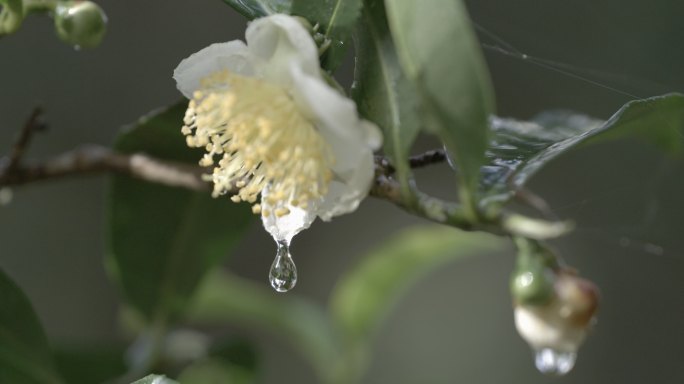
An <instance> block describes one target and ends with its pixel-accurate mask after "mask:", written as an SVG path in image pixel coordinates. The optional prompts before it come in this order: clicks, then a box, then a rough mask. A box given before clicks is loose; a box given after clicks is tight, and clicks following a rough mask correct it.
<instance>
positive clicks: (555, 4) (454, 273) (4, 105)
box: [0, 0, 684, 384]
mask: <svg viewBox="0 0 684 384" xmlns="http://www.w3.org/2000/svg"><path fill="white" fill-rule="evenodd" d="M99 4H101V5H102V7H103V8H104V9H105V10H106V12H107V14H108V16H109V19H110V24H109V32H108V35H107V37H106V38H105V41H104V43H103V45H102V46H101V47H100V48H98V49H95V50H92V51H79V52H76V51H74V50H73V49H71V48H70V47H68V46H65V45H64V44H62V43H60V42H59V41H58V39H57V38H56V37H55V35H54V32H53V27H52V25H51V21H50V20H49V19H48V18H45V17H35V16H34V17H30V18H28V19H27V21H26V23H25V24H24V26H23V27H22V29H21V30H20V31H19V32H18V33H17V34H15V35H13V36H10V37H8V38H5V39H2V40H0V144H1V147H2V151H6V150H7V148H8V147H9V146H10V145H11V141H12V138H13V137H14V133H15V132H16V130H17V129H18V127H20V126H21V124H22V122H23V121H24V119H25V118H26V116H27V115H28V113H29V112H30V110H31V109H32V108H33V107H34V106H35V105H36V104H37V103H40V104H41V105H43V106H45V109H46V110H47V115H46V116H47V120H48V122H49V126H50V130H49V132H47V133H46V134H44V135H40V136H38V137H36V140H35V142H34V144H33V145H32V148H31V150H30V153H29V157H46V156H49V155H53V154H57V153H60V152H62V151H65V150H68V149H70V148H73V147H74V146H76V145H78V144H81V143H84V142H94V143H102V144H109V143H111V142H112V139H113V137H114V135H115V133H116V132H117V129H118V128H119V127H120V126H122V125H124V124H126V123H129V122H132V121H134V120H135V119H137V117H139V116H140V115H142V114H144V113H146V112H147V111H149V110H151V109H153V108H156V107H159V106H162V105H166V104H170V103H172V102H174V101H176V100H177V99H179V97H180V95H179V93H178V92H177V91H176V89H175V84H174V82H173V80H172V79H171V74H172V71H173V69H174V68H175V66H176V65H177V63H178V62H179V61H180V60H181V59H182V58H184V57H186V56H187V55H189V54H190V53H193V52H195V51H197V50H199V49H200V48H202V47H204V46H206V45H208V44H210V43H213V42H218V41H226V40H232V39H236V38H243V36H244V27H245V21H244V19H243V18H242V17H241V16H240V15H238V14H237V13H236V12H234V11H233V10H232V9H230V8H229V7H228V6H226V5H224V4H223V3H222V2H221V1H219V0H205V1H178V0H148V1H138V2H121V1H118V2H117V1H111V0H110V1H100V2H99ZM468 6H469V9H470V11H471V16H472V18H473V20H474V21H475V22H476V23H477V24H478V25H479V26H481V27H482V30H484V31H486V32H485V33H481V37H482V38H483V41H484V42H485V43H487V44H493V45H497V46H499V47H502V48H505V49H506V50H507V51H513V49H512V48H511V47H508V46H507V45H505V44H503V43H501V42H500V41H499V42H497V41H496V39H495V38H493V37H492V36H491V35H492V34H494V35H496V36H498V37H500V38H502V39H504V40H505V42H506V43H508V44H511V45H513V46H514V48H516V49H518V50H520V51H522V52H524V53H525V54H527V55H530V56H532V57H539V58H542V59H547V60H552V61H555V62H559V63H560V64H552V66H553V67H554V68H556V69H559V70H561V71H566V72H568V73H569V74H568V73H565V74H564V73H560V72H559V71H558V70H549V69H548V68H545V67H544V66H548V63H547V62H544V61H539V60H534V59H532V60H530V59H520V58H515V57H511V56H510V55H505V54H501V53H497V52H495V51H492V50H488V51H486V57H487V60H488V64H489V66H490V69H491V72H492V77H493V80H494V84H495V87H496V91H497V101H498V113H499V114H500V115H503V116H512V117H517V118H523V119H524V118H529V117H531V116H532V115H534V114H535V113H537V112H539V111H541V110H544V109H549V108H568V109H574V110H578V111H584V112H587V113H589V114H591V115H594V116H597V117H602V118H607V117H609V116H610V114H611V113H612V112H614V111H615V110H617V109H618V108H619V107H620V106H621V105H622V104H623V103H625V102H626V101H628V100H629V99H631V98H632V97H630V96H627V95H625V94H624V93H630V94H634V95H636V96H639V97H647V96H652V95H656V94H662V93H666V92H669V91H682V90H684V71H682V70H681V69H682V68H684V45H683V44H682V41H684V28H683V27H682V24H681V20H682V17H683V16H684V3H681V2H675V1H671V0H656V1H651V2H643V1H638V0H627V1H625V0H606V1H602V2H595V1H590V0H578V1H573V2H563V1H558V0H552V1H544V2H542V1H532V0H518V1H515V2H511V1H505V0H496V1H486V2H482V1H480V2H477V1H470V2H468ZM482 30H481V32H482ZM445 49H448V47H445ZM540 64H541V65H540ZM565 64H568V65H570V67H569V68H568V67H566V66H565ZM350 67H351V65H347V67H346V68H344V69H343V70H342V71H341V73H340V76H341V79H342V81H343V82H345V83H347V84H348V83H349V78H350V75H351V68H350ZM589 69H591V70H589ZM577 75H579V76H581V77H585V78H588V79H590V80H592V81H594V82H596V83H599V84H600V85H597V84H592V83H591V82H589V81H584V80H581V79H578V78H577ZM601 85H603V86H601ZM606 86H609V87H613V88H617V89H618V90H619V91H615V90H610V89H607V88H606ZM435 146H436V144H435V142H434V141H432V140H430V139H429V138H424V139H423V140H421V141H420V142H419V143H418V144H417V146H416V151H419V150H421V149H426V148H433V147H435ZM418 179H419V183H420V185H421V186H422V187H423V188H424V189H426V190H429V191H431V192H434V193H435V194H439V195H441V196H447V197H448V196H449V194H450V193H449V191H451V190H453V189H450V188H453V186H452V183H451V178H450V177H449V174H448V172H447V169H446V168H445V166H436V167H433V168H432V169H430V170H425V171H420V172H419V173H418ZM105 186H106V179H105V178H104V177H93V178H88V179H79V180H61V181H58V182H51V183H47V184H35V185H32V186H30V187H22V188H17V189H16V190H15V191H14V192H15V194H14V201H13V202H12V204H10V205H8V206H4V207H0V246H1V248H0V266H1V267H2V268H3V269H4V270H6V271H7V273H8V274H9V275H10V276H11V277H12V278H13V279H15V280H16V281H17V283H18V284H19V285H20V286H21V287H23V288H24V290H25V291H26V293H27V294H28V296H29V297H30V298H31V300H32V301H33V304H34V306H35V308H36V310H37V312H38V314H39V315H40V318H41V319H42V321H43V324H44V326H45V328H46V329H47V332H48V335H49V337H50V339H51V341H52V343H53V344H55V345H60V344H72V345H73V344H83V343H91V342H109V341H116V340H120V339H121V337H122V336H121V335H120V332H119V331H118V326H117V310H118V305H119V303H118V301H117V292H116V290H115V288H114V287H113V286H112V284H110V283H109V282H108V280H107V278H106V275H105V273H104V268H103V266H102V257H103V228H102V224H103V220H104V219H103V204H104V189H105ZM531 188H532V190H534V191H535V192H537V193H538V194H540V195H541V196H543V197H545V198H546V199H547V201H548V202H549V203H550V205H551V207H552V208H553V209H554V210H555V211H556V213H557V214H558V215H559V216H561V217H562V218H571V219H574V220H575V221H576V222H577V223H578V230H577V231H576V232H575V233H573V234H572V235H570V236H568V237H566V238H564V239H562V240H559V241H556V242H554V245H555V246H556V247H557V248H558V249H559V250H560V251H561V253H562V254H563V255H564V256H565V258H566V260H567V261H568V263H569V264H571V265H573V266H575V267H577V268H578V269H579V270H580V271H581V272H582V274H583V275H584V276H586V277H588V278H590V279H592V280H594V281H595V282H597V284H598V285H599V286H600V287H601V290H602V299H603V302H602V307H601V310H600V313H599V322H598V324H597V327H596V330H595V332H594V333H593V334H592V335H591V337H590V338H589V339H588V341H587V343H586V345H585V346H584V348H583V349H582V350H581V351H580V356H579V360H578V364H577V367H576V369H575V370H574V371H573V372H572V373H571V374H570V375H568V376H567V377H564V378H561V379H555V378H547V377H543V376H541V375H540V374H538V373H537V372H536V371H535V369H534V366H533V363H532V356H531V353H530V351H529V349H528V347H527V345H526V344H525V343H524V342H523V341H522V340H521V339H520V338H519V337H518V336H517V334H516V333H515V329H514V326H513V316H512V310H511V303H510V299H509V295H508V275H509V273H510V270H511V268H512V265H513V260H514V257H513V256H514V254H513V252H512V251H510V252H508V253H505V254H496V255H482V256H481V257H478V258H472V259H468V260H467V261H464V262H460V263H458V264H453V265H449V266H446V267H443V268H442V269H440V270H439V271H436V272H435V273H433V274H432V275H430V276H429V278H426V279H424V280H423V281H421V282H419V283H418V284H417V285H416V286H415V287H414V288H413V289H411V290H410V291H409V292H407V294H406V295H405V296H404V297H403V298H402V300H401V301H400V303H399V304H398V306H397V307H396V309H395V311H394V312H393V313H392V314H391V315H390V317H389V318H388V320H387V322H386V323H385V326H384V327H383V328H382V329H381V331H380V332H379V334H378V337H377V340H376V341H377V342H376V346H375V349H374V352H375V357H374V360H373V362H372V365H371V367H370V371H369V372H368V375H367V377H366V380H365V382H367V383H390V382H391V383H453V382H464V383H547V382H563V383H585V384H588V383H607V382H616V383H617V382H619V383H644V382H654V383H681V382H683V381H684V365H682V364H681V360H682V358H681V356H682V355H681V351H682V346H683V345H684V332H682V331H681V328H680V327H681V324H682V320H684V279H683V278H682V276H684V255H682V251H684V238H683V237H682V233H683V232H684V224H682V219H681V217H682V215H681V214H682V212H683V208H684V203H683V202H682V200H681V199H682V196H684V164H683V163H682V161H681V160H679V159H669V158H665V157H664V156H662V155H661V154H660V153H658V152H657V151H656V150H655V149H653V148H651V147H649V146H647V145H644V144H641V143H635V142H620V143H612V144H607V145H606V144H604V145H601V146H598V147H592V148H588V149H584V150H581V151H577V152H575V153H573V154H570V155H568V156H565V157H563V158H562V159H560V160H558V161H556V162H555V163H554V164H553V165H551V166H550V167H548V168H547V169H546V170H545V171H543V172H542V173H541V174H540V175H539V176H538V177H537V178H536V179H535V180H534V182H533V183H532V185H531ZM419 222H421V221H420V220H418V219H416V218H413V217H411V216H409V215H408V214H406V213H404V212H402V211H399V210H397V209H396V208H394V207H393V206H391V205H389V204H387V203H385V202H382V201H377V200H373V199H368V200H367V201H366V202H364V203H363V205H362V206H361V207H360V209H359V211H358V212H357V213H355V214H352V215H347V216H344V217H340V218H338V219H336V220H334V221H333V222H331V223H325V224H324V223H317V224H316V225H314V226H313V228H311V229H310V230H308V231H306V232H304V233H302V234H301V235H299V236H298V237H297V238H296V239H295V241H294V243H293V248H292V252H293V254H294V257H295V260H296V262H297V265H298V267H299V272H300V281H299V284H298V286H297V288H296V290H295V292H296V293H297V294H299V295H303V296H306V297H309V298H312V299H313V300H315V301H317V302H320V303H325V302H326V299H327V295H328V293H329V292H330V290H331V289H332V287H333V285H334V284H335V281H336V279H337V278H338V277H339V276H340V274H341V273H342V272H343V271H344V270H345V269H347V268H348V267H349V266H351V265H353V263H354V262H355V261H356V260H358V257H359V256H360V255H362V254H363V252H364V251H366V250H368V249H370V248H371V247H372V246H373V245H374V244H376V243H377V242H379V241H381V240H382V239H383V238H384V237H386V236H387V235H388V234H390V233H392V232H394V231H396V230H397V229H399V228H401V227H405V226H408V225H411V224H416V223H419ZM274 255H275V244H274V243H272V241H271V240H270V239H269V237H268V236H267V235H266V233H265V232H264V231H263V230H262V229H261V228H260V226H258V225H255V226H254V227H253V228H252V229H251V230H250V231H249V234H248V236H247V237H246V238H245V239H244V241H243V242H242V244H241V245H240V247H239V248H238V250H237V251H236V252H235V254H234V255H233V257H232V258H231V260H230V261H229V262H228V263H227V265H228V266H229V267H230V268H231V269H232V270H233V271H235V272H236V273H237V274H239V275H241V276H245V277H249V278H253V279H255V280H257V281H259V282H263V284H268V282H267V280H266V276H267V273H268V268H269V266H270V263H271V261H272V258H273V256H274ZM274 295H275V293H274ZM0 310H1V309H0ZM229 329H230V332H232V333H234V334H236V335H246V336H247V337H249V338H250V339H252V340H254V341H255V342H256V343H257V345H258V350H259V352H260V354H261V358H262V363H263V367H264V372H263V374H262V376H261V379H260V380H261V382H262V383H273V382H284V383H313V382H314V381H315V379H314V376H313V372H312V371H311V370H310V368H309V367H308V366H307V365H306V364H305V363H304V361H303V360H302V359H301V358H300V357H299V356H298V355H297V354H296V353H293V351H292V349H291V347H289V346H288V345H287V344H286V343H285V342H284V341H283V340H281V339H279V338H277V337H274V336H273V335H270V334H262V333H259V332H257V331H254V330H250V329H243V328H235V327H229Z"/></svg>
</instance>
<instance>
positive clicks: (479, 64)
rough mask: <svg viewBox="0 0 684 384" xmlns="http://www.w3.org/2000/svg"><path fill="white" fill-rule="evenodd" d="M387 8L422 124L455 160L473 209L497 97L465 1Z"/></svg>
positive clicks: (424, 0)
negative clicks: (415, 97) (495, 97)
mask: <svg viewBox="0 0 684 384" xmlns="http://www.w3.org/2000/svg"><path fill="white" fill-rule="evenodd" d="M385 5H386V7H387V19H388V20H389V25H390V30H391V32H392V36H393V38H394V43H395V45H396V48H397V53H398V55H399V59H400V62H401V65H402V67H403V69H404V72H405V73H406V75H407V76H408V78H409V79H410V80H411V81H412V82H413V83H414V87H415V89H416V92H417V95H418V98H419V106H420V115H421V118H422V122H423V124H424V126H425V127H426V128H427V129H429V130H430V131H432V132H434V133H435V134H437V135H438V136H439V137H440V138H441V140H442V141H443V142H444V144H445V146H446V148H447V150H448V151H449V153H450V155H451V157H452V158H453V159H454V160H455V162H456V166H457V169H458V172H459V175H460V195H461V201H462V202H463V204H464V205H465V206H466V207H467V208H469V209H470V211H474V206H475V191H476V189H477V181H478V179H479V172H480V166H481V165H482V163H483V162H484V152H485V149H486V148H487V143H488V133H489V129H488V126H487V120H488V118H489V115H490V114H492V113H493V110H494V96H493V90H492V87H491V82H490V79H489V74H488V72H487V68H486V65H485V62H484V59H483V57H482V52H481V50H480V46H479V43H478V41H477V39H476V38H475V35H474V33H473V31H472V29H471V26H470V20H469V17H468V13H467V12H466V9H465V6H464V5H463V3H462V2H461V1H460V0H420V1H418V0H385Z"/></svg>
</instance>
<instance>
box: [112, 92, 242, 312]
mask: <svg viewBox="0 0 684 384" xmlns="http://www.w3.org/2000/svg"><path fill="white" fill-rule="evenodd" d="M185 104H186V103H185V102H183V103H179V104H177V105H175V106H173V107H171V108H168V109H165V110H162V111H157V112H155V113H153V114H151V115H149V116H147V117H145V118H143V119H141V120H140V121H139V122H138V123H137V124H135V125H134V126H132V127H131V128H129V129H127V130H125V131H123V132H122V133H121V134H120V135H119V137H118V138H117V140H116V144H115V148H116V149H117V150H119V151H121V152H125V153H137V152H144V153H147V154H149V155H151V156H154V157H157V158H161V159H166V160H173V161H178V162H183V163H189V164H197V161H198V160H199V159H200V158H201V151H197V150H190V149H188V148H187V146H186V144H185V139H184V137H183V135H182V134H181V133H180V127H181V125H182V119H183V114H184V110H185ZM253 216H254V215H252V214H251V212H250V209H249V207H248V206H246V205H243V204H235V203H232V202H231V201H230V199H228V198H219V199H212V198H211V196H210V194H209V193H208V192H193V191H189V190H185V189H180V188H172V187H167V186H163V185H159V184H149V183H146V182H143V181H140V180H134V179H132V178H130V177H127V176H115V177H114V178H113V180H112V183H111V186H110V190H109V203H108V223H107V230H108V251H109V252H108V256H107V266H108V267H109V270H110V272H112V275H113V276H114V278H115V279H116V280H117V282H118V283H119V284H120V285H121V288H122V290H123V294H124V297H125V299H126V301H127V302H128V303H129V304H130V305H131V306H132V307H134V308H135V309H137V310H138V311H139V312H140V313H142V314H143V315H144V316H145V317H146V318H147V319H148V320H151V319H156V320H159V319H160V318H161V319H165V318H166V317H167V316H173V315H176V314H178V313H180V312H182V311H183V309H184V307H185V305H186V303H187V301H188V299H189V298H190V296H191V295H192V293H193V292H194V289H195V287H196V285H197V284H198V283H199V281H200V280H201V278H202V277H203V276H204V274H205V273H206V272H207V271H208V270H210V269H211V268H213V267H214V266H216V264H217V263H218V262H219V261H220V260H222V259H223V258H225V257H226V256H227V255H228V254H229V253H230V251H231V250H232V248H233V247H234V246H235V245H236V244H237V242H238V241H239V239H240V238H241V236H242V233H243V232H244V231H245V229H246V228H247V227H248V225H249V224H250V223H251V222H252V220H253Z"/></svg>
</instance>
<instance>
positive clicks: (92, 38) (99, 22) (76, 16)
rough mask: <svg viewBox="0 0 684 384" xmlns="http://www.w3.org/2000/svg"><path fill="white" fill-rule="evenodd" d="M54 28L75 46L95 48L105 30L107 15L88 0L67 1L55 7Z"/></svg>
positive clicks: (62, 37) (65, 40) (60, 35)
mask: <svg viewBox="0 0 684 384" xmlns="http://www.w3.org/2000/svg"><path fill="white" fill-rule="evenodd" d="M55 29H56V30H57V35H58V36H59V38H60V39H62V41H64V42H65V43H68V44H71V45H73V46H74V47H75V48H95V47H97V46H98V45H100V42H102V38H103V37H104V35H105V32H106V31H107V15H105V13H104V11H103V10H102V8H100V6H99V5H97V4H95V3H93V2H90V1H67V2H64V3H60V4H59V5H57V8H56V9H55Z"/></svg>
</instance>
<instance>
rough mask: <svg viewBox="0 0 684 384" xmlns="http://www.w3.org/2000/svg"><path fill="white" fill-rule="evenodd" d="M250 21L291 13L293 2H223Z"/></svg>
mask: <svg viewBox="0 0 684 384" xmlns="http://www.w3.org/2000/svg"><path fill="white" fill-rule="evenodd" d="M223 2H225V3H226V4H228V5H230V6H231V7H233V9H235V10H236V11H238V12H240V13H241V14H242V15H243V16H245V17H246V18H247V19H249V20H253V19H257V18H259V17H264V16H268V15H272V14H275V13H288V14H289V13H290V8H291V7H292V0H223Z"/></svg>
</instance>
